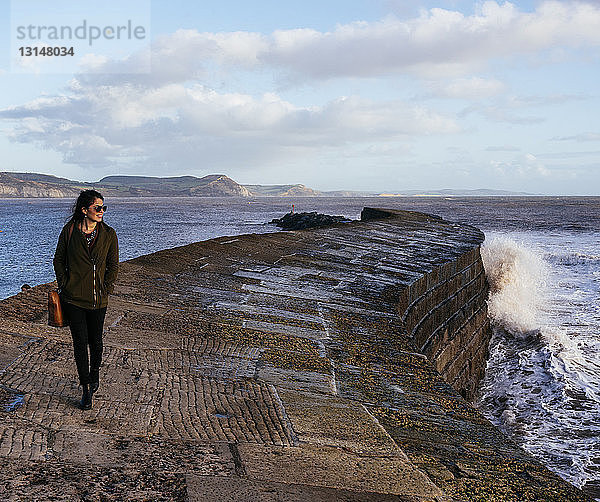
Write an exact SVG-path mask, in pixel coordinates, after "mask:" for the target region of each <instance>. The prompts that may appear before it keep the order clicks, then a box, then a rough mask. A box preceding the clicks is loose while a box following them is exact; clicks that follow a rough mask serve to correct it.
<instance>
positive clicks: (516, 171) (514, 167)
mask: <svg viewBox="0 0 600 502" xmlns="http://www.w3.org/2000/svg"><path fill="white" fill-rule="evenodd" d="M490 167H491V169H492V171H493V172H494V174H496V175H500V176H503V177H511V178H512V177H515V178H521V179H538V178H539V179H542V178H548V177H549V176H550V174H551V173H550V171H549V170H548V169H547V168H546V167H545V166H544V164H543V163H542V162H541V161H540V160H539V159H538V158H537V157H536V156H535V155H533V154H532V153H526V154H523V155H520V156H518V157H516V158H515V159H513V160H512V161H510V162H502V161H497V160H493V161H491V162H490Z"/></svg>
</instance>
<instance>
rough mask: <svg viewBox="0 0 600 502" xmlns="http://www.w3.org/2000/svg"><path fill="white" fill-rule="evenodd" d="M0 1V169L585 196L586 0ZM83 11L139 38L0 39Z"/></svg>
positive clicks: (595, 156)
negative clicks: (65, 50) (72, 49)
mask: <svg viewBox="0 0 600 502" xmlns="http://www.w3.org/2000/svg"><path fill="white" fill-rule="evenodd" d="M0 14H1V16H0V33H2V34H3V35H2V38H0V53H1V54H3V56H2V57H0V90H1V92H0V148H2V152H3V155H2V166H0V171H15V172H21V171H34V172H44V173H48V174H54V175H57V176H65V177H68V178H71V179H78V180H86V181H95V180H98V179H100V178H102V177H103V176H106V175H110V174H145V175H151V176H168V175H172V176H176V175H186V174H191V175H195V176H204V175H206V174H213V173H224V174H227V175H228V176H230V177H232V178H233V179H235V180H236V181H238V182H240V183H261V184H282V183H303V184H305V185H307V186H310V187H312V188H316V189H322V190H333V189H348V190H373V191H379V192H388V193H393V192H396V191H403V190H426V189H442V188H451V189H477V188H489V189H502V190H512V191H523V192H529V193H543V194H555V195H561V194H564V195H600V190H599V189H600V118H599V113H598V111H599V110H600V96H599V95H598V93H599V91H598V82H600V78H599V76H600V75H599V73H600V65H599V64H598V63H599V55H600V30H598V26H600V2H598V1H590V0H588V1H577V2H571V1H529V2H512V3H510V2H496V1H482V2H471V1H462V0H456V1H438V2H435V1H428V2H413V1H410V2H409V1H402V0H369V1H367V0H364V1H359V0H355V1H351V0H344V1H341V0H339V1H338V0H321V1H312V0H310V1H303V2H297V1H289V2H281V1H278V2H277V1H274V0H268V1H260V0H259V1H254V2H247V1H221V2H218V3H216V2H215V3H213V2H204V1H201V2H184V1H182V0H176V1H171V2H166V1H152V2H150V1H148V0H144V1H142V0H135V2H134V1H133V0H132V1H130V2H127V3H125V2H121V4H120V3H119V2H116V1H115V0H112V1H108V2H104V3H103V4H102V5H98V4H97V3H94V2H85V1H83V2H82V1H78V2H74V0H71V1H70V2H64V1H62V0H61V1H59V0H56V1H55V2H42V1H40V0H19V2H18V3H15V4H14V5H13V6H12V9H11V5H10V3H9V2H7V1H5V0H4V1H0ZM11 15H12V18H11ZM83 17H85V19H86V20H87V21H88V23H89V24H94V23H95V24H96V25H98V26H101V27H103V26H106V25H108V24H112V23H116V24H118V23H121V22H122V21H123V20H126V19H128V18H132V19H133V20H134V21H135V22H136V23H139V24H140V25H143V26H144V27H145V28H147V36H146V37H145V38H143V39H142V40H138V41H136V43H132V42H127V41H124V40H119V41H114V40H112V41H106V40H105V41H102V40H100V41H98V42H95V45H94V46H87V47H86V46H84V45H81V43H80V42H79V45H77V46H76V54H75V56H74V57H72V58H70V59H69V60H68V61H67V60H66V59H62V60H61V58H60V57H46V58H43V57H38V59H40V60H39V61H37V60H36V59H35V58H32V57H29V58H27V57H22V58H19V57H18V55H17V54H16V51H17V49H18V44H22V43H24V42H23V41H18V42H15V40H14V37H15V33H16V27H17V23H18V22H23V20H26V21H27V22H28V23H37V24H38V25H39V24H40V23H47V24H48V25H51V24H54V25H65V24H73V23H75V24H76V23H77V22H78V20H79V19H80V18H83ZM11 37H12V39H13V40H12V42H13V43H12V45H11ZM15 43H17V45H15ZM35 43H37V42H34V43H30V44H29V45H35ZM53 43H54V44H56V43H57V42H53ZM76 43H77V42H76ZM61 45H69V44H67V43H62V44H61ZM65 64H66V65H67V66H65Z"/></svg>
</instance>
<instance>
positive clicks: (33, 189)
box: [0, 173, 79, 198]
mask: <svg viewBox="0 0 600 502" xmlns="http://www.w3.org/2000/svg"><path fill="white" fill-rule="evenodd" d="M77 195H79V190H77V189H76V188H73V187H69V186H59V185H56V184H54V183H47V182H40V181H30V180H22V179H19V178H18V177H15V176H13V175H12V173H0V197H10V198H13V197H77Z"/></svg>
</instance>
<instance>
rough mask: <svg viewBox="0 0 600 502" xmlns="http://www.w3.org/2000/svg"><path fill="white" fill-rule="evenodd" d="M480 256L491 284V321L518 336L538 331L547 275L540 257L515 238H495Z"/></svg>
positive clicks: (489, 306) (487, 243) (489, 307)
mask: <svg viewBox="0 0 600 502" xmlns="http://www.w3.org/2000/svg"><path fill="white" fill-rule="evenodd" d="M481 257H482V259H483V264H484V267H485V271H486V275H487V278H488V281H489V283H490V298H489V300H488V310H489V315H490V318H491V319H492V320H493V321H494V322H495V323H497V324H500V325H502V326H503V327H504V328H505V329H507V330H508V331H510V332H512V333H513V334H515V335H523V334H526V333H528V332H531V331H533V330H537V329H539V327H540V321H541V320H540V318H539V316H540V312H541V306H542V303H543V301H544V298H545V289H546V279H547V276H548V268H547V266H546V263H545V262H544V261H543V259H542V258H541V256H540V255H538V254H536V253H535V252H533V251H532V250H530V249H528V248H526V247H525V246H524V245H522V244H519V243H517V242H516V241H514V240H512V239H508V238H506V237H504V238H502V237H493V238H491V239H489V240H487V239H486V241H485V243H484V245H483V246H482V248H481Z"/></svg>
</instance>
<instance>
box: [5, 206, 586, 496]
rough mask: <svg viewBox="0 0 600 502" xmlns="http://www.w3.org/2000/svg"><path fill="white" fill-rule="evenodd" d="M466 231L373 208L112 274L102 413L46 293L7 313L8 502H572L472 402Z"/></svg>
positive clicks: (143, 259)
mask: <svg viewBox="0 0 600 502" xmlns="http://www.w3.org/2000/svg"><path fill="white" fill-rule="evenodd" d="M482 240H483V234H482V233H481V232H480V231H479V230H477V229H476V228H474V227H471V226H468V225H459V224H455V223H452V222H448V221H445V220H442V219H440V218H437V217H434V216H429V215H424V214H420V213H414V212H407V211H388V210H377V209H367V208H365V210H364V211H363V213H362V220H361V221H358V222H352V223H348V224H339V225H335V226H332V227H328V228H320V229H312V230H303V231H292V232H278V233H273V234H263V235H241V236H235V237H221V238H218V239H212V240H209V241H204V242H199V243H195V244H190V245H188V246H182V247H179V248H173V249H166V250H163V251H159V252H157V253H153V254H150V255H146V256H140V257H138V258H135V259H133V260H129V261H127V262H124V263H122V264H121V270H120V274H119V279H118V282H117V285H116V288H115V294H114V296H113V297H111V301H110V307H109V310H108V313H107V320H106V325H105V333H104V346H105V351H104V361H103V365H102V372H101V375H102V379H101V386H100V389H99V390H98V392H97V393H96V394H95V396H94V407H93V409H92V410H90V411H86V412H82V411H81V410H79V409H78V408H77V401H78V398H79V397H80V391H79V388H78V386H77V381H76V372H75V366H74V363H73V357H72V346H71V341H70V335H69V332H68V330H66V329H61V328H52V327H49V326H47V324H46V305H45V294H46V292H47V290H48V289H49V288H50V287H51V286H52V285H42V286H37V287H34V288H32V289H31V290H27V291H25V292H22V293H20V294H19V295H16V296H15V297H12V298H9V299H6V300H3V301H2V302H0V364H1V366H2V371H1V372H0V405H1V407H0V409H4V410H5V411H3V412H0V467H1V470H0V495H2V496H4V498H8V496H12V497H13V498H18V497H21V498H22V499H27V500H49V499H52V498H53V497H54V498H60V497H63V498H69V497H71V498H77V497H78V496H79V494H81V493H82V490H83V489H85V493H86V496H88V498H90V499H96V498H98V499H103V498H106V499H110V498H111V497H112V498H113V499H119V498H121V499H123V498H126V497H130V498H132V497H133V498H136V497H137V498H139V499H153V500H189V501H196V500H198V501H200V500H214V501H215V502H219V501H233V500H235V501H238V500H276V499H285V500H298V501H300V500H311V501H313V500H314V501H325V500H348V501H388V500H389V501H391V500H407V501H408V500H410V501H426V500H427V501H431V500H435V501H438V502H442V501H444V502H447V501H471V500H482V501H483V500H485V501H487V500H496V501H514V500H554V501H563V500H564V501H567V500H569V501H579V500H581V501H583V500H586V498H585V497H584V496H583V495H582V493H581V492H580V491H579V490H577V489H576V488H574V487H573V486H571V485H569V484H568V483H566V482H564V481H562V480H561V479H560V478H558V477H557V476H556V475H554V474H552V473H551V472H549V471H548V470H547V469H546V468H545V467H543V466H542V465H541V464H540V463H539V462H537V461H536V460H535V459H534V458H532V457H531V456H530V455H528V454H527V453H526V452H524V451H523V450H521V449H519V448H518V447H517V446H516V445H515V444H514V443H513V442H511V441H510V440H509V439H507V438H506V437H505V436H504V435H503V434H501V433H500V432H499V431H498V430H497V429H496V428H495V427H494V426H493V425H492V424H491V423H490V422H489V421H487V420H486V419H485V418H484V417H482V416H481V415H480V414H479V413H478V412H477V411H476V410H475V409H474V408H473V407H472V406H471V405H470V404H469V402H468V401H467V400H465V399H464V397H463V396H466V397H470V396H471V395H472V394H473V392H474V389H475V387H476V384H477V381H478V379H479V378H480V377H481V375H482V372H483V368H484V363H485V354H486V352H487V346H488V342H489V326H488V323H487V316H486V310H485V308H486V306H485V298H486V292H487V286H486V283H485V278H484V275H483V269H482V266H481V259H480V256H479V246H480V244H481V242H482Z"/></svg>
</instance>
